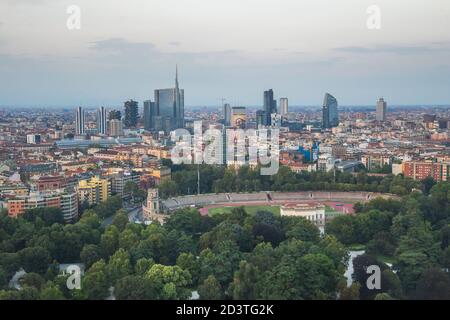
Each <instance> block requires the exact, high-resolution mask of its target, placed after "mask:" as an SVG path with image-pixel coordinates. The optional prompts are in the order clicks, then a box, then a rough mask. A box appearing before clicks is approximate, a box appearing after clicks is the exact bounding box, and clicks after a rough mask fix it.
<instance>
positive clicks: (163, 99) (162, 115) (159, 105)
mask: <svg viewBox="0 0 450 320" xmlns="http://www.w3.org/2000/svg"><path fill="white" fill-rule="evenodd" d="M155 109H156V114H157V116H156V117H155V122H160V123H155V124H154V127H157V128H161V129H163V130H164V131H166V132H168V131H171V130H174V129H177V128H183V127H184V90H183V89H180V88H179V85H178V68H177V71H176V75H175V88H170V89H158V90H155Z"/></svg>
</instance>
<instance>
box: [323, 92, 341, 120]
mask: <svg viewBox="0 0 450 320" xmlns="http://www.w3.org/2000/svg"><path fill="white" fill-rule="evenodd" d="M338 125H339V113H338V102H337V100H336V98H335V97H333V96H332V95H331V94H329V93H325V97H324V99H323V107H322V128H324V129H331V128H333V127H337V126H338Z"/></svg>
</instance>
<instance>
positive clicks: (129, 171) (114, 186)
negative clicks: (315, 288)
mask: <svg viewBox="0 0 450 320" xmlns="http://www.w3.org/2000/svg"><path fill="white" fill-rule="evenodd" d="M449 110H450V109H449V108H448V107H404V108H402V107H390V108H389V113H388V112H387V111H388V110H387V102H386V100H385V99H384V98H379V99H378V100H377V101H376V103H375V104H374V105H373V106H372V107H351V108H349V107H342V106H341V107H339V106H338V101H337V99H336V98H335V97H334V96H333V95H331V94H329V93H326V94H325V96H324V100H323V104H322V105H321V107H319V108H318V107H315V106H311V107H301V108H299V107H296V106H292V105H289V101H288V98H285V97H282V98H280V99H279V100H278V103H277V100H276V99H275V96H274V91H273V90H272V89H269V90H266V91H264V93H263V100H262V101H261V107H258V108H252V107H245V106H239V105H238V106H232V105H231V104H229V103H224V104H223V106H222V107H221V108H220V109H208V108H195V107H194V108H189V109H186V110H185V107H184V90H183V89H180V87H179V82H178V71H176V75H175V85H174V88H169V89H157V90H155V91H154V98H153V99H152V100H150V99H147V100H145V101H144V102H143V110H142V113H141V114H140V112H139V103H138V102H137V101H135V100H128V101H126V102H125V103H124V105H123V108H120V109H119V108H111V109H109V108H106V107H104V106H101V107H99V108H97V109H89V108H82V107H78V108H76V112H75V113H74V112H73V110H67V109H64V108H61V109H60V110H47V109H42V110H34V109H26V110H20V109H10V110H0V117H1V120H2V121H0V207H3V208H4V209H6V210H8V212H9V214H10V215H11V216H18V215H20V214H23V213H24V212H25V211H26V210H29V209H33V208H43V207H52V208H59V209H60V210H61V212H62V214H63V215H64V218H65V220H66V221H68V222H70V221H74V220H76V219H77V218H78V215H79V208H84V207H85V206H86V205H88V206H89V205H96V204H98V203H101V202H103V201H107V200H108V199H109V197H111V196H112V195H119V196H121V197H122V198H124V199H126V198H127V197H129V191H127V188H126V187H125V186H126V185H127V184H128V183H129V182H132V183H133V184H136V185H138V186H139V188H142V189H144V190H147V189H149V190H151V191H149V194H151V195H152V198H151V199H150V200H149V202H148V203H147V205H146V208H147V209H145V210H150V209H151V208H152V206H153V207H154V206H155V205H156V204H155V203H156V202H155V201H154V199H155V198H158V193H157V187H158V185H159V184H160V183H161V182H163V181H165V180H170V179H171V174H172V173H171V170H170V168H169V167H166V166H164V165H163V163H164V162H165V161H168V160H170V159H171V151H172V148H173V147H174V142H173V141H172V136H173V130H174V129H177V128H185V129H187V130H188V131H189V132H190V133H191V134H192V141H191V142H194V143H191V145H192V146H197V147H198V146H203V144H204V142H203V141H196V140H195V135H194V122H195V121H196V120H202V122H203V129H205V128H210V129H216V130H218V131H219V132H222V134H223V138H224V139H223V142H224V143H223V150H221V151H223V153H221V152H219V153H220V155H219V156H220V157H222V159H223V161H222V163H223V165H225V166H233V167H239V166H243V165H251V166H256V165H258V162H257V160H256V162H255V160H253V159H252V160H249V159H247V156H248V150H247V149H248V148H249V147H250V141H249V140H248V141H246V142H245V144H244V145H237V143H239V142H233V141H239V139H237V138H238V135H239V134H240V133H239V132H242V130H238V129H257V128H262V129H269V130H272V129H274V128H276V129H279V130H277V131H278V132H279V135H280V136H279V146H278V147H279V148H278V150H279V151H280V154H279V162H280V164H281V165H283V166H286V167H289V168H290V169H291V170H292V171H293V172H302V171H324V172H325V171H336V170H341V171H347V172H350V173H352V174H356V173H355V172H356V171H359V170H361V169H363V170H366V171H367V172H368V173H369V174H373V175H387V174H394V175H397V174H402V175H404V176H407V177H411V178H412V179H415V180H423V179H425V178H427V177H431V178H433V179H434V180H435V181H449V175H450V149H449V148H450V147H449V146H450V137H449V128H450V121H449V119H450V111H449ZM74 115H75V121H74ZM185 116H186V117H185ZM227 131H230V132H231V139H228V136H226V133H227ZM235 138H236V139H235ZM252 143H253V145H251V147H258V148H260V147H262V144H261V143H260V141H256V142H255V141H253V142H252ZM241 147H244V151H240V152H242V154H236V156H234V155H233V157H229V156H228V154H227V152H228V151H229V150H241ZM197 149H198V148H197ZM193 152H194V151H193ZM193 156H195V154H193ZM240 156H243V157H240ZM193 189H194V188H193ZM155 190H156V193H155ZM152 199H153V200H152ZM287 209H288V208H287ZM291 209H292V208H291ZM294 209H295V210H297V211H298V210H300V209H302V208H300V209H299V208H294ZM300 211H301V210H300Z"/></svg>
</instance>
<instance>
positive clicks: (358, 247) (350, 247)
mask: <svg viewBox="0 0 450 320" xmlns="http://www.w3.org/2000/svg"><path fill="white" fill-rule="evenodd" d="M347 249H348V250H352V251H361V250H366V245H364V244H360V243H354V244H351V245H348V246H347Z"/></svg>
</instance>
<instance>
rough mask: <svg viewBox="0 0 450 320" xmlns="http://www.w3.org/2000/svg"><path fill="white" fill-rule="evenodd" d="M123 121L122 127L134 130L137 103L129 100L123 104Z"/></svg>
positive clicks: (136, 117)
mask: <svg viewBox="0 0 450 320" xmlns="http://www.w3.org/2000/svg"><path fill="white" fill-rule="evenodd" d="M124 108H125V121H124V125H125V127H127V128H135V127H136V126H137V121H138V103H137V101H133V100H129V101H126V102H125V103H124Z"/></svg>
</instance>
